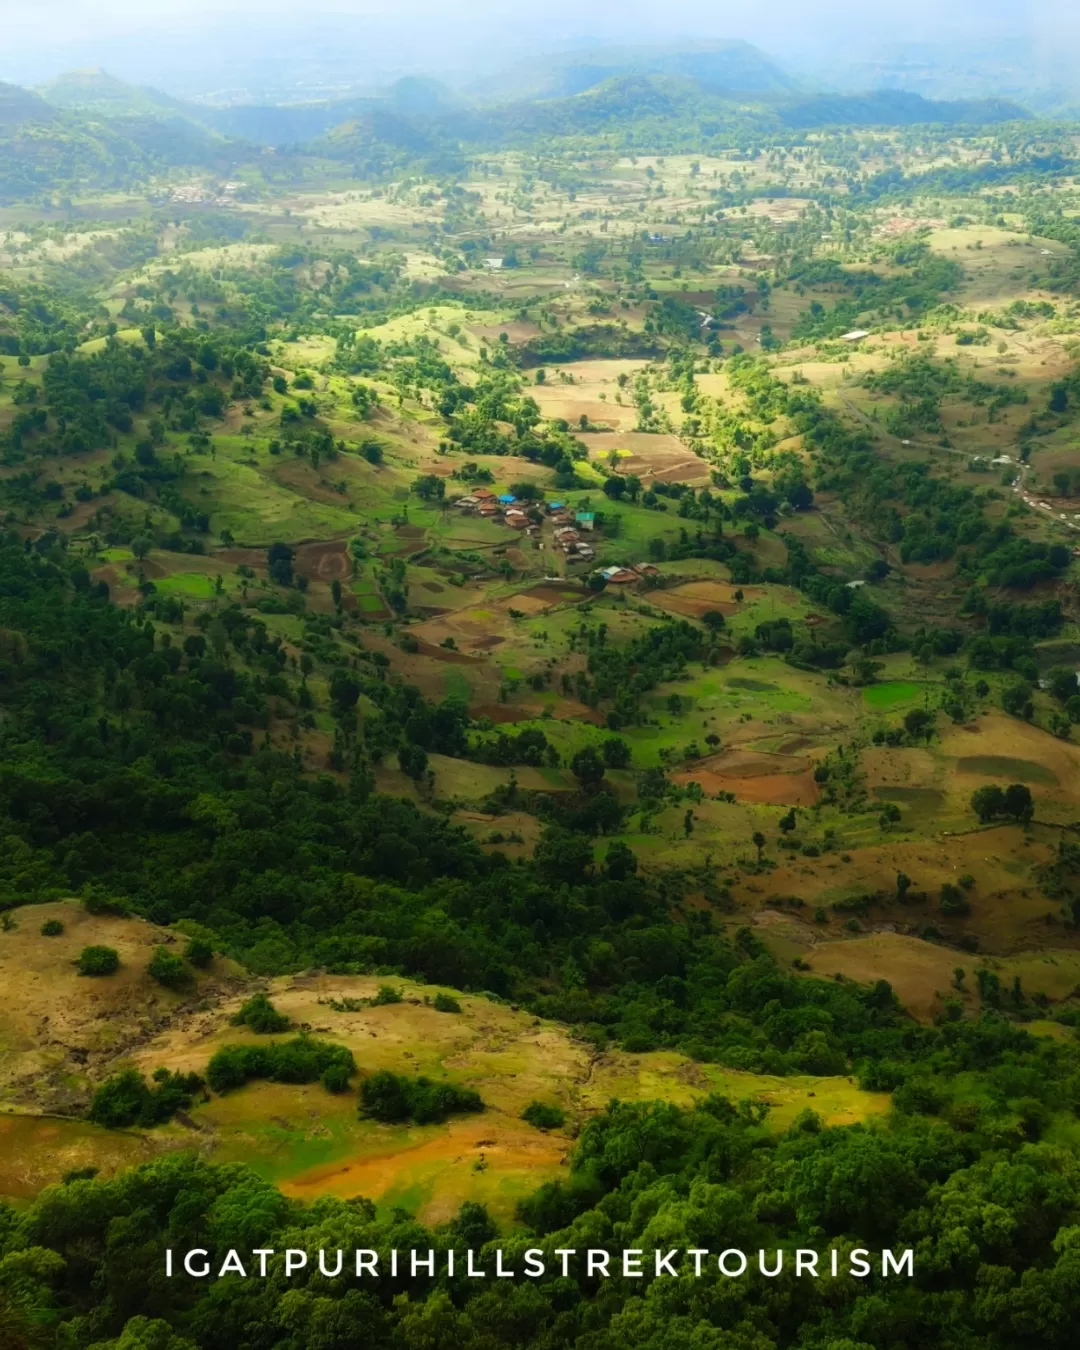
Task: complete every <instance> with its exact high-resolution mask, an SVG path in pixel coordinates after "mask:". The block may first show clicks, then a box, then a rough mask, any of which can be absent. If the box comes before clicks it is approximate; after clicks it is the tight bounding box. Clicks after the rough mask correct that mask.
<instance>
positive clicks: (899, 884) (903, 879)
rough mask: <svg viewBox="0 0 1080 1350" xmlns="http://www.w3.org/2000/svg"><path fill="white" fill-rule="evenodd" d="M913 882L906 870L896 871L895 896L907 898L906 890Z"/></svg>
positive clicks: (902, 898)
mask: <svg viewBox="0 0 1080 1350" xmlns="http://www.w3.org/2000/svg"><path fill="white" fill-rule="evenodd" d="M912 885H913V882H912V880H911V878H910V877H909V876H908V874H907V873H906V872H897V874H896V898H897V900H900V901H903V900H905V899H906V898H907V893H908V891H910V890H911V887H912Z"/></svg>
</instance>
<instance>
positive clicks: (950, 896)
mask: <svg viewBox="0 0 1080 1350" xmlns="http://www.w3.org/2000/svg"><path fill="white" fill-rule="evenodd" d="M941 912H942V914H970V913H971V906H970V905H969V904H968V902H967V900H966V899H965V898H964V892H963V891H962V890H961V889H960V887H959V886H954V885H953V884H952V882H950V881H946V882H945V883H944V884H943V885H942V887H941Z"/></svg>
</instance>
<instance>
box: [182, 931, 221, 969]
mask: <svg viewBox="0 0 1080 1350" xmlns="http://www.w3.org/2000/svg"><path fill="white" fill-rule="evenodd" d="M213 959H214V949H213V947H211V946H210V944H209V942H206V941H204V940H203V939H202V938H197V937H193V938H192V939H191V940H190V941H189V942H188V944H187V946H186V947H185V948H184V960H185V961H187V962H188V963H189V964H190V965H193V966H198V968H199V969H200V970H203V969H205V968H206V967H207V966H208V965H209V964H210V962H211V961H212V960H213Z"/></svg>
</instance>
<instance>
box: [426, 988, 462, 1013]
mask: <svg viewBox="0 0 1080 1350" xmlns="http://www.w3.org/2000/svg"><path fill="white" fill-rule="evenodd" d="M431 1006H432V1007H433V1008H434V1009H435V1011H436V1012H445V1013H459V1012H460V1011H461V1004H460V1003H459V1002H458V1001H457V999H456V998H454V996H453V995H452V994H443V993H439V994H436V995H435V997H434V998H433V999H432V1000H431Z"/></svg>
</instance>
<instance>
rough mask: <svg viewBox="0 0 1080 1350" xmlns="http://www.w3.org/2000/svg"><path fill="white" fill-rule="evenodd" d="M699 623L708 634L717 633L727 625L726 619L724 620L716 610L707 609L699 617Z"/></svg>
mask: <svg viewBox="0 0 1080 1350" xmlns="http://www.w3.org/2000/svg"><path fill="white" fill-rule="evenodd" d="M701 622H702V623H703V624H704V625H705V627H706V628H707V629H708V630H709V632H710V633H719V632H720V630H721V629H722V628H724V627H726V625H727V619H725V618H724V616H723V615H722V614H721V613H720V611H719V610H718V609H707V610H706V611H705V613H704V614H703V615H702V616H701Z"/></svg>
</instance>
